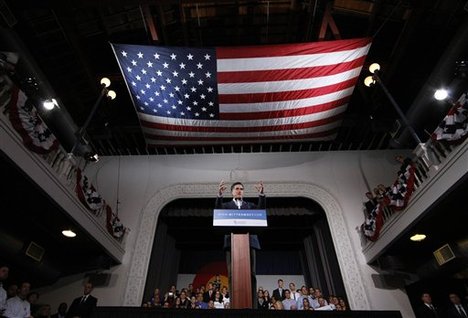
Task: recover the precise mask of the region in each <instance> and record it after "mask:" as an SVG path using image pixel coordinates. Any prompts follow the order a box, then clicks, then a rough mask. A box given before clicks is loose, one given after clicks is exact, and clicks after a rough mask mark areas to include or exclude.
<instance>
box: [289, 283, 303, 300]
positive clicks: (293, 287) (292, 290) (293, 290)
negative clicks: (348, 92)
mask: <svg viewBox="0 0 468 318" xmlns="http://www.w3.org/2000/svg"><path fill="white" fill-rule="evenodd" d="M289 291H290V293H291V299H293V300H294V301H296V300H297V299H298V298H299V297H301V294H299V293H298V292H297V290H296V284H294V283H289Z"/></svg>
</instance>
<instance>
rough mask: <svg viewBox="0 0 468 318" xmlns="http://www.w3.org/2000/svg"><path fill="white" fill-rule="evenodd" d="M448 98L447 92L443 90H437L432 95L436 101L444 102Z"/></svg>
mask: <svg viewBox="0 0 468 318" xmlns="http://www.w3.org/2000/svg"><path fill="white" fill-rule="evenodd" d="M447 97H448V91H447V90H446V89H445V88H439V89H438V90H436V91H435V93H434V98H435V99H437V100H444V99H446V98H447Z"/></svg>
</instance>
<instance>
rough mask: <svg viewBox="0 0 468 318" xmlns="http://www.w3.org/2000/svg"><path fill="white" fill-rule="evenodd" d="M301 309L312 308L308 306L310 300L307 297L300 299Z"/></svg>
mask: <svg viewBox="0 0 468 318" xmlns="http://www.w3.org/2000/svg"><path fill="white" fill-rule="evenodd" d="M302 310H314V308H312V307H311V306H310V302H309V299H308V298H307V297H305V298H303V299H302Z"/></svg>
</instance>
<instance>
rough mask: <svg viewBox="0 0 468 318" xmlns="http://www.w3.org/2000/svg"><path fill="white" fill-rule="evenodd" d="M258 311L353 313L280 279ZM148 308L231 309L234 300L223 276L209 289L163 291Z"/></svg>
mask: <svg viewBox="0 0 468 318" xmlns="http://www.w3.org/2000/svg"><path fill="white" fill-rule="evenodd" d="M254 305H255V308H257V309H265V310H268V309H272V310H337V311H345V310H349V308H348V306H347V305H346V302H345V300H344V298H342V297H338V296H334V295H329V296H328V297H325V296H324V295H323V294H322V291H321V290H320V289H319V288H314V287H310V288H309V287H307V286H302V287H301V288H300V289H298V290H296V285H295V283H289V289H284V288H283V280H282V279H279V280H278V288H277V289H275V290H274V291H273V293H272V295H271V296H270V293H269V291H268V290H267V289H263V287H259V288H258V290H257V303H256V304H254ZM143 307H148V308H183V309H228V308H230V297H229V292H228V288H227V286H221V284H220V280H219V276H217V279H216V280H215V281H213V282H209V283H208V284H207V287H205V286H203V285H202V286H200V287H197V288H194V287H193V285H192V284H189V285H188V287H187V288H182V289H181V290H180V291H179V290H178V289H177V288H176V286H174V285H173V286H171V287H170V288H169V290H168V291H167V292H165V293H164V294H163V293H162V292H161V290H160V289H159V288H156V289H155V290H154V293H153V295H152V297H151V299H149V300H148V301H146V302H144V303H143Z"/></svg>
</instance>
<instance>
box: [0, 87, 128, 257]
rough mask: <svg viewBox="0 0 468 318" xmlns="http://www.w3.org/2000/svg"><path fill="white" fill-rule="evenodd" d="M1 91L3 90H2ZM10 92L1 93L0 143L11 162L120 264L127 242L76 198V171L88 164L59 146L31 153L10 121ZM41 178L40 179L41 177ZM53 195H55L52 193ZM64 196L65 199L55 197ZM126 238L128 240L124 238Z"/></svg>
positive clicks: (104, 214) (99, 215)
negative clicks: (116, 235) (50, 196)
mask: <svg viewBox="0 0 468 318" xmlns="http://www.w3.org/2000/svg"><path fill="white" fill-rule="evenodd" d="M0 88H2V87H0ZM10 100H11V90H8V89H7V88H6V87H3V89H0V136H1V138H2V142H1V143H0V146H1V149H2V151H4V152H5V153H6V155H7V156H9V157H10V158H12V160H14V161H15V163H16V164H17V165H18V166H19V168H21V169H22V170H24V171H25V173H27V174H31V172H38V171H39V172H38V173H34V175H35V176H37V177H32V179H33V180H34V181H35V182H36V183H37V184H38V185H39V186H41V187H42V188H43V189H44V190H46V191H47V192H48V193H49V195H52V196H53V197H54V198H58V199H56V201H57V200H59V201H60V200H62V201H61V202H58V201H57V203H58V204H59V205H61V206H62V207H63V209H64V210H65V211H66V213H68V214H69V215H70V216H71V217H72V218H73V219H75V221H76V222H78V223H79V224H80V225H81V226H83V228H84V229H85V230H86V231H87V232H88V233H90V234H91V235H93V236H94V237H95V238H96V239H97V240H98V241H99V242H101V244H102V245H103V247H104V248H106V250H108V251H109V252H110V254H111V255H112V256H113V257H114V258H115V259H116V260H118V261H121V259H122V257H123V254H124V249H123V246H124V245H125V241H124V240H125V239H124V238H123V239H118V238H116V237H114V236H113V235H112V234H111V233H109V231H108V220H107V215H106V213H102V211H103V210H104V209H102V210H100V211H97V213H96V212H95V213H92V212H91V211H90V210H89V209H87V208H86V207H85V205H84V204H83V203H82V202H81V201H80V200H79V198H78V197H77V190H76V189H77V170H78V169H80V170H81V171H83V170H85V168H86V165H87V161H86V160H85V159H83V158H82V157H75V156H70V154H69V153H67V151H66V150H65V149H64V148H62V147H61V146H60V145H59V146H58V147H57V148H56V149H55V150H52V151H50V152H48V153H45V154H41V153H37V152H34V151H31V150H30V149H28V147H27V146H25V143H24V139H23V137H22V136H21V135H20V133H18V131H17V130H16V129H15V127H13V125H12V122H11V121H10V118H9V116H10V108H11V102H9V101H10ZM39 176H40V177H39ZM50 191H52V193H51V192H50ZM54 191H56V192H59V191H60V192H62V193H65V195H61V196H54V195H53V193H54ZM124 237H125V236H124Z"/></svg>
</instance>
